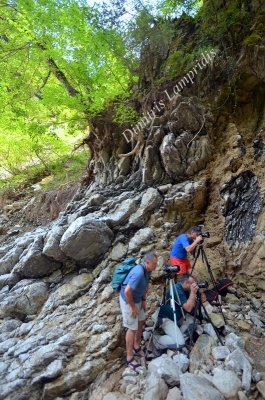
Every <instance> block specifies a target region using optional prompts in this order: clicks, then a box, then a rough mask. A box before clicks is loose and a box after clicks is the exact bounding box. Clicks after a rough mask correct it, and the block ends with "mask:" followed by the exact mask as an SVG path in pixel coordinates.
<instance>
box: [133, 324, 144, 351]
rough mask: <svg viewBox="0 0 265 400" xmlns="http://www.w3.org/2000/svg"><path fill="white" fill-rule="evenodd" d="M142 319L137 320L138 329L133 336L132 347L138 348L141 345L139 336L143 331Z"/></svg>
mask: <svg viewBox="0 0 265 400" xmlns="http://www.w3.org/2000/svg"><path fill="white" fill-rule="evenodd" d="M143 326H144V321H138V329H137V331H136V334H135V337H134V348H135V349H138V348H139V347H140V346H141V338H142V333H143Z"/></svg>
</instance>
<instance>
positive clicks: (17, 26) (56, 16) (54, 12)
mask: <svg viewBox="0 0 265 400" xmlns="http://www.w3.org/2000/svg"><path fill="white" fill-rule="evenodd" d="M0 6H1V32H0V33H1V36H0V53H1V57H0V68H1V77H0V108H1V119H0V167H2V169H4V170H6V171H8V172H9V173H11V174H13V175H14V174H17V173H18V172H19V171H20V169H21V168H22V167H23V166H27V165H29V164H32V163H34V164H35V163H38V162H40V163H42V164H43V166H44V167H46V168H47V165H48V164H49V163H51V162H54V161H55V160H56V159H60V157H62V156H65V154H66V153H69V151H70V145H69V144H67V143H66V142H65V141H64V140H63V139H60V135H59V134H62V132H67V133H68V134H71V135H73V136H76V135H79V134H80V132H82V131H84V130H86V129H87V124H88V120H89V118H90V117H92V116H95V115H97V114H98V113H100V112H101V111H102V110H103V109H104V107H105V106H106V104H108V103H109V102H110V101H111V100H113V99H115V98H116V96H118V95H120V94H121V93H127V92H128V86H129V84H130V82H131V81H132V80H133V79H134V75H133V74H131V72H130V70H129V66H131V65H132V63H133V57H132V54H131V53H130V51H128V50H127V48H126V45H125V41H124V38H123V36H122V35H121V33H120V32H118V31H117V30H115V29H113V28H111V27H103V26H101V25H100V23H99V22H100V18H101V15H100V13H99V11H98V10H97V9H96V8H92V7H90V6H88V5H87V3H86V1H84V0H60V1H56V0H41V1H35V0H18V1H17V2H16V3H13V2H5V1H1V0H0ZM128 60H129V61H128Z"/></svg>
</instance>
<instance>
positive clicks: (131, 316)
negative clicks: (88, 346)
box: [120, 251, 157, 370]
mask: <svg viewBox="0 0 265 400" xmlns="http://www.w3.org/2000/svg"><path fill="white" fill-rule="evenodd" d="M156 266H157V255H156V254H155V253H154V252H152V251H150V252H148V253H146V254H145V256H144V257H143V262H142V263H141V264H138V265H136V266H135V267H134V268H133V269H132V270H131V271H130V272H129V273H128V275H127V276H126V278H125V280H124V282H123V284H122V287H121V291H120V307H121V312H122V318H123V326H124V327H125V328H127V332H126V352H127V365H128V367H130V368H132V369H133V370H135V369H136V368H138V367H139V366H140V364H138V362H137V361H136V360H135V358H134V356H140V357H144V351H143V350H142V349H141V337H142V332H143V325H144V321H145V311H146V303H145V302H146V293H147V289H148V283H149V280H150V275H151V272H152V271H154V270H155V269H156Z"/></svg>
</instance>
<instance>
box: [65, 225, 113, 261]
mask: <svg viewBox="0 0 265 400" xmlns="http://www.w3.org/2000/svg"><path fill="white" fill-rule="evenodd" d="M112 240H113V232H112V231H111V229H110V228H109V227H108V226H107V225H106V224H105V223H104V222H102V221H100V220H96V219H91V217H79V218H77V219H76V220H75V221H74V222H73V223H72V224H71V225H70V226H69V228H68V229H67V230H66V232H65V233H64V234H63V236H62V239H61V241H60V249H61V250H62V252H63V253H64V254H66V255H67V256H68V257H70V258H72V259H74V260H76V262H77V263H78V265H81V266H89V267H92V266H95V265H96V264H97V263H98V261H99V259H100V258H102V257H103V256H104V254H105V253H106V252H107V250H108V249H109V247H110V245H111V243H112Z"/></svg>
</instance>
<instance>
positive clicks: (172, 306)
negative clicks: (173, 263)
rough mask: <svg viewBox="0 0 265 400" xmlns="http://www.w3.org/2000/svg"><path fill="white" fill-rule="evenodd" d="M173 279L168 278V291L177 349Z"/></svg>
mask: <svg viewBox="0 0 265 400" xmlns="http://www.w3.org/2000/svg"><path fill="white" fill-rule="evenodd" d="M173 282H174V281H173V279H170V280H169V291H170V303H171V308H172V310H173V318H174V325H175V340H176V348H177V350H178V349H179V347H180V346H179V341H178V329H177V327H178V325H177V317H176V304H175V298H174V289H173V286H174V283H173Z"/></svg>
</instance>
